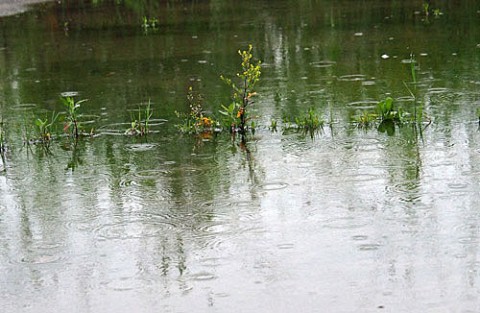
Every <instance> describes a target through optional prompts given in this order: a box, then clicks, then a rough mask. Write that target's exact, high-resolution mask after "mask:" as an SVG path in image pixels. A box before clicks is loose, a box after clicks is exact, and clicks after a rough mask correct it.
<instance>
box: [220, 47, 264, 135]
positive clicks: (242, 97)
mask: <svg viewBox="0 0 480 313" xmlns="http://www.w3.org/2000/svg"><path fill="white" fill-rule="evenodd" d="M252 49H253V47H252V45H249V46H248V49H247V50H245V51H240V50H239V51H238V54H239V55H240V57H241V59H242V63H241V67H242V70H241V72H239V73H237V77H238V78H239V79H240V81H241V84H240V85H237V84H236V83H234V82H233V81H232V79H230V78H226V77H224V76H223V75H222V76H220V78H221V79H222V80H223V81H224V82H225V83H226V84H227V85H229V86H230V87H231V88H232V91H233V102H232V103H231V104H230V105H229V106H228V107H227V106H224V105H222V110H220V114H222V115H223V117H224V119H223V124H224V125H225V124H227V123H230V124H229V125H227V127H228V128H229V129H230V131H231V132H236V131H237V130H238V131H239V132H240V133H242V134H244V133H245V131H246V126H247V121H248V120H249V117H248V112H247V107H249V106H250V105H251V104H253V101H252V98H253V97H254V96H255V95H256V92H255V91H254V90H253V88H254V87H255V85H256V84H257V82H258V81H259V80H260V75H261V74H262V72H261V62H260V61H257V62H254V61H253V55H252Z"/></svg>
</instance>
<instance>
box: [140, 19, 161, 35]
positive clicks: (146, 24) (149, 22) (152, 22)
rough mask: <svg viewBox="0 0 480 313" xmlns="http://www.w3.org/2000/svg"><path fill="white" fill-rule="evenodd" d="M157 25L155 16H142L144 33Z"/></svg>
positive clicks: (154, 28)
mask: <svg viewBox="0 0 480 313" xmlns="http://www.w3.org/2000/svg"><path fill="white" fill-rule="evenodd" d="M157 25H158V19H157V18H156V17H151V18H147V17H146V16H143V18H142V28H143V31H144V32H145V33H148V29H150V28H151V29H153V30H156V29H157Z"/></svg>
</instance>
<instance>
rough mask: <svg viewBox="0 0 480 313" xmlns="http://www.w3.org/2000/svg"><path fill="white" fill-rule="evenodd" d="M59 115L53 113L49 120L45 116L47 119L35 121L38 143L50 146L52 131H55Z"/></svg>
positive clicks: (46, 117)
mask: <svg viewBox="0 0 480 313" xmlns="http://www.w3.org/2000/svg"><path fill="white" fill-rule="evenodd" d="M57 118H58V114H55V112H52V116H51V117H50V118H48V116H45V119H41V118H37V119H36V120H35V126H36V133H37V137H38V141H39V142H41V143H43V144H48V143H49V142H50V140H51V139H52V131H53V130H54V129H53V127H54V124H55V122H56V121H57Z"/></svg>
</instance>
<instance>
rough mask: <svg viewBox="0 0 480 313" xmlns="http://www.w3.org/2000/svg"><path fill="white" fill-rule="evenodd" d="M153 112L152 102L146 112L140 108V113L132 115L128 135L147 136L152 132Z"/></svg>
mask: <svg viewBox="0 0 480 313" xmlns="http://www.w3.org/2000/svg"><path fill="white" fill-rule="evenodd" d="M152 115H153V112H152V108H151V103H150V100H148V103H147V105H146V107H145V109H144V110H142V109H141V108H140V107H139V108H138V113H137V115H135V114H134V113H132V115H131V122H130V127H129V128H128V129H127V130H126V131H125V134H126V135H132V136H146V135H147V134H148V133H149V132H150V120H151V118H152Z"/></svg>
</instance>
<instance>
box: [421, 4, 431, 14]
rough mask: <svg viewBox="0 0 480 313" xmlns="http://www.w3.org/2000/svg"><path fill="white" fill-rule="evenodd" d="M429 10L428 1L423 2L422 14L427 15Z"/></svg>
mask: <svg viewBox="0 0 480 313" xmlns="http://www.w3.org/2000/svg"><path fill="white" fill-rule="evenodd" d="M429 8H430V3H428V1H425V2H424V3H423V13H424V14H425V16H428V15H429Z"/></svg>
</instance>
